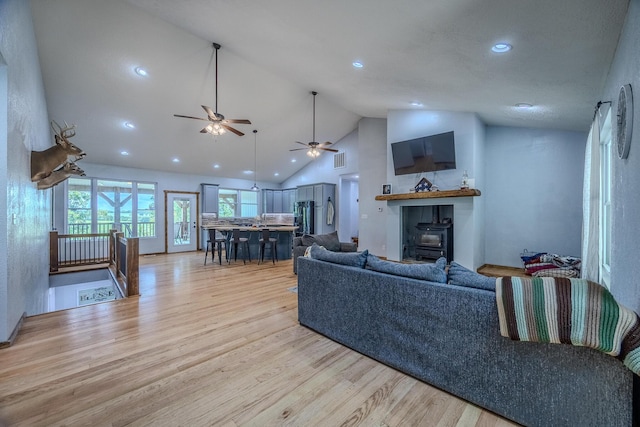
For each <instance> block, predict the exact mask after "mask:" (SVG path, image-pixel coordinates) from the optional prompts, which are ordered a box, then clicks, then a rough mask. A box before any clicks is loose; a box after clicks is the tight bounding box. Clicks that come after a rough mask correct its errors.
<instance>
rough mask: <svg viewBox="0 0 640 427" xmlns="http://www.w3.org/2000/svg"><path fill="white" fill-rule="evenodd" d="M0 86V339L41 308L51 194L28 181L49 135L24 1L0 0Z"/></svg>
mask: <svg viewBox="0 0 640 427" xmlns="http://www.w3.org/2000/svg"><path fill="white" fill-rule="evenodd" d="M3 64H5V65H3ZM3 76H4V77H3ZM0 86H2V88H0V105H1V106H0V135H1V136H0V138H1V139H0V147H1V148H0V150H1V151H2V152H1V154H0V186H1V188H2V189H3V191H2V195H1V196H0V206H2V209H0V229H2V230H5V231H4V232H2V233H0V342H2V341H6V340H7V339H8V338H9V337H10V335H11V333H12V332H13V330H14V329H15V327H16V325H17V323H18V322H19V320H20V317H21V316H22V315H23V313H26V314H27V315H33V314H39V313H42V312H44V311H46V308H47V289H48V270H49V267H48V266H49V234H48V231H49V227H50V220H49V218H50V211H51V193H50V192H49V191H38V190H37V189H36V184H35V183H32V182H31V168H30V153H31V151H32V150H35V151H41V150H44V149H45V148H48V147H50V146H51V145H53V137H52V136H51V134H50V131H49V124H48V116H47V108H46V103H45V97H44V88H43V84H42V77H41V74H40V63H39V60H38V52H37V48H36V41H35V35H34V31H33V22H32V19H31V10H30V6H29V2H28V1H24V0H3V1H0ZM5 189H6V191H5ZM5 207H6V208H5ZM14 217H15V220H14Z"/></svg>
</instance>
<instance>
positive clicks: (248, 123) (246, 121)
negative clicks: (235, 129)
mask: <svg viewBox="0 0 640 427" xmlns="http://www.w3.org/2000/svg"><path fill="white" fill-rule="evenodd" d="M222 122H223V123H239V124H242V125H250V124H251V122H250V121H249V120H247V119H224V120H223V121H222Z"/></svg>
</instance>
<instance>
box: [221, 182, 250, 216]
mask: <svg viewBox="0 0 640 427" xmlns="http://www.w3.org/2000/svg"><path fill="white" fill-rule="evenodd" d="M257 215H258V192H257V191H251V190H234V189H229V188H220V189H219V190H218V217H219V218H234V217H238V218H253V217H255V216H257Z"/></svg>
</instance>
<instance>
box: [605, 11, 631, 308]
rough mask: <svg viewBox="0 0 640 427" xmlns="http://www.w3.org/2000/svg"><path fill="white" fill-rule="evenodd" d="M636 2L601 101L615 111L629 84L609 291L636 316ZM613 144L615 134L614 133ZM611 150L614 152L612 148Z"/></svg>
mask: <svg viewBox="0 0 640 427" xmlns="http://www.w3.org/2000/svg"><path fill="white" fill-rule="evenodd" d="M638 52H640V0H631V2H630V3H629V10H628V12H627V18H626V21H625V24H624V28H623V30H622V35H621V36H620V41H619V43H618V48H617V50H616V55H615V58H614V60H613V62H612V64H611V69H610V71H609V76H608V77H607V81H606V85H605V89H604V91H603V93H602V101H613V104H612V108H613V111H612V113H613V114H615V112H616V111H617V108H618V102H617V101H618V91H619V90H620V87H621V86H622V85H624V84H628V83H630V84H631V86H632V90H633V98H634V117H633V136H632V140H631V148H630V150H629V157H628V158H627V159H625V160H621V159H619V158H618V157H617V154H614V159H613V189H612V194H611V197H612V205H613V221H612V224H613V234H612V241H611V243H612V248H613V252H612V254H611V291H612V293H613V294H614V295H615V297H616V298H617V299H618V301H619V302H620V303H622V304H624V305H626V306H627V307H629V308H631V309H633V310H635V312H636V313H640V263H639V262H638V260H637V255H638V253H637V250H638V249H639V248H640V226H638V222H639V221H640V55H639V54H638ZM614 144H615V132H614ZM614 150H615V149H614Z"/></svg>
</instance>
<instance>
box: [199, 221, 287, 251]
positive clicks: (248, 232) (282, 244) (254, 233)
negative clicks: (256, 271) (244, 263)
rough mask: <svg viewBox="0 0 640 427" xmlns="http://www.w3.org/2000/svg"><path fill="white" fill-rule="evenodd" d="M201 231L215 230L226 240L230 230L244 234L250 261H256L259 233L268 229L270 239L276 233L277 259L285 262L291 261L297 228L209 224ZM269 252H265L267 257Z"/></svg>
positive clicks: (229, 235) (258, 249)
mask: <svg viewBox="0 0 640 427" xmlns="http://www.w3.org/2000/svg"><path fill="white" fill-rule="evenodd" d="M202 229H203V230H217V231H220V232H221V233H223V234H225V235H226V237H227V239H229V238H230V237H231V230H234V229H238V230H240V231H241V232H242V234H244V236H245V237H248V238H249V253H250V254H251V259H252V260H256V259H258V254H259V252H260V242H259V240H260V238H261V237H262V236H261V234H260V232H261V231H262V230H263V229H268V230H269V231H270V232H272V235H271V237H274V235H273V233H276V235H277V238H278V251H277V252H278V259H279V260H285V259H291V252H292V249H291V248H292V246H293V235H294V232H295V231H296V230H298V226H294V225H265V226H262V227H252V226H240V225H230V224H225V225H217V224H209V225H204V226H202ZM268 255H269V252H268V250H267V256H268Z"/></svg>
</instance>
